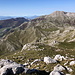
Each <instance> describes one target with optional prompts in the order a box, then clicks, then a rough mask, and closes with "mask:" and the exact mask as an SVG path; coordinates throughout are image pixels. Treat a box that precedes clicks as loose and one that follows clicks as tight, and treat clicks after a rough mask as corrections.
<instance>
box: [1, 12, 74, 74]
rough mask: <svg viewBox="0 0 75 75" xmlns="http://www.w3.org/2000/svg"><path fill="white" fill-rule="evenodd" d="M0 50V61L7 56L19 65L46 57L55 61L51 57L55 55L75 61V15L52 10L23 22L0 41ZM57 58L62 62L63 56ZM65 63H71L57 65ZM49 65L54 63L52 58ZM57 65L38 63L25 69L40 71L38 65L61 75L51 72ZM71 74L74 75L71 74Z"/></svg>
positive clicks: (42, 68) (41, 68)
mask: <svg viewBox="0 0 75 75" xmlns="http://www.w3.org/2000/svg"><path fill="white" fill-rule="evenodd" d="M0 51H1V52H0V55H1V56H0V57H1V58H6V57H7V58H8V59H12V60H14V61H16V62H18V63H24V62H28V63H29V64H30V63H31V62H32V61H33V60H35V59H41V60H42V59H43V58H44V57H47V56H50V57H52V58H54V57H53V56H55V55H57V54H61V55H63V56H65V57H69V58H71V57H72V56H73V61H74V59H75V13H69V12H64V11H55V12H54V13H52V14H50V15H45V16H40V17H38V18H36V19H33V20H30V21H29V22H24V23H22V24H21V25H19V26H18V27H15V28H14V29H12V30H10V31H9V32H8V33H7V34H5V35H4V36H3V37H2V38H1V39H0ZM7 51H8V52H9V53H8V52H7ZM5 56H6V57H5ZM60 58H61V59H62V58H63V57H61V56H60ZM48 59H51V58H48ZM67 61H69V62H70V61H71V60H70V59H69V60H68V59H67V60H64V61H62V62H59V61H58V62H57V61H56V62H57V63H58V64H61V65H63V64H64V63H65V62H67ZM48 62H54V59H51V61H48ZM57 63H56V64H50V63H49V64H48V65H46V64H45V63H44V62H42V61H41V62H39V65H35V64H33V65H32V66H31V65H29V66H28V67H29V68H30V69H32V68H39V67H38V66H40V65H41V66H40V68H39V70H47V71H53V72H52V74H53V73H55V72H56V73H57V74H58V75H61V72H58V71H55V70H53V67H54V66H55V65H57ZM37 64H38V63H37ZM49 66H50V67H49ZM58 66H60V65H57V67H58ZM67 66H68V67H71V68H72V69H73V70H74V66H70V65H69V64H68V65H67ZM45 67H46V68H45ZM63 73H65V72H63ZM66 73H69V72H66ZM66 73H65V74H66ZM71 74H72V75H73V74H74V72H73V73H71ZM50 75H51V74H50Z"/></svg>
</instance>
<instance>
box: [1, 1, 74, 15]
mask: <svg viewBox="0 0 75 75" xmlns="http://www.w3.org/2000/svg"><path fill="white" fill-rule="evenodd" d="M54 11H67V12H75V0H0V16H32V15H47V14H50V13H52V12H54Z"/></svg>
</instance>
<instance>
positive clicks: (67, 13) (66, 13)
mask: <svg viewBox="0 0 75 75" xmlns="http://www.w3.org/2000/svg"><path fill="white" fill-rule="evenodd" d="M50 16H52V17H58V16H68V17H74V16H75V13H72V12H64V11H55V12H53V13H52V14H50Z"/></svg>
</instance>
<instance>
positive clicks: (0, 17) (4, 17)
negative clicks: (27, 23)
mask: <svg viewBox="0 0 75 75" xmlns="http://www.w3.org/2000/svg"><path fill="white" fill-rule="evenodd" d="M37 17H39V16H36V15H34V16H24V18H26V19H35V18H37ZM11 18H17V16H0V20H6V19H11Z"/></svg>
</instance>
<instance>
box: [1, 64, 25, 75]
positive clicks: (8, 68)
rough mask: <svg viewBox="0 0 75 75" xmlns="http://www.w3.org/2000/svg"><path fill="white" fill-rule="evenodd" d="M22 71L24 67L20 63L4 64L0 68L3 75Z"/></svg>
mask: <svg viewBox="0 0 75 75" xmlns="http://www.w3.org/2000/svg"><path fill="white" fill-rule="evenodd" d="M23 71H24V67H23V65H21V64H16V63H13V64H9V65H5V66H3V67H2V68H1V69H0V74H1V75H3V74H5V75H9V74H10V75H12V74H20V73H22V72H23Z"/></svg>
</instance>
